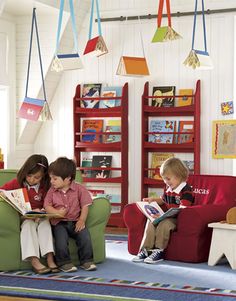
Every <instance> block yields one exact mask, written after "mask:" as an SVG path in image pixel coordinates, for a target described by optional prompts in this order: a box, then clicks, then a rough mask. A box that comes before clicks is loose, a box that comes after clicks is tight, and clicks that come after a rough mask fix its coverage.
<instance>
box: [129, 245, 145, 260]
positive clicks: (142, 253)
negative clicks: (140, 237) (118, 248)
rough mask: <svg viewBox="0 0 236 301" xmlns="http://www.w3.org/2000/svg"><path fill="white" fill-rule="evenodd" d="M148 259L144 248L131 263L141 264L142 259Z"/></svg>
mask: <svg viewBox="0 0 236 301" xmlns="http://www.w3.org/2000/svg"><path fill="white" fill-rule="evenodd" d="M147 257H148V251H147V250H146V249H145V248H144V249H142V250H141V251H140V252H139V253H138V255H137V256H135V257H134V258H133V259H132V261H133V262H142V261H144V259H146V258H147Z"/></svg>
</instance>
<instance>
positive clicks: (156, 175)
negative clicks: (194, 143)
mask: <svg viewBox="0 0 236 301" xmlns="http://www.w3.org/2000/svg"><path fill="white" fill-rule="evenodd" d="M173 157H174V154H173V153H152V154H151V168H155V170H151V171H150V175H149V177H150V178H152V179H155V180H162V177H161V176H160V167H161V165H162V163H163V162H165V161H166V160H167V159H169V158H173Z"/></svg>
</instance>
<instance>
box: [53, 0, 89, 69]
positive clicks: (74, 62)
mask: <svg viewBox="0 0 236 301" xmlns="http://www.w3.org/2000/svg"><path fill="white" fill-rule="evenodd" d="M69 5H70V18H71V24H72V31H73V37H74V53H66V54H59V45H60V33H61V25H62V17H63V10H64V1H60V12H59V18H58V27H57V38H56V51H55V57H54V60H53V62H52V66H51V70H52V71H56V72H60V71H63V70H74V69H81V68H83V64H82V62H81V59H80V56H79V49H78V38H77V30H76V24H75V14H74V5H73V0H69Z"/></svg>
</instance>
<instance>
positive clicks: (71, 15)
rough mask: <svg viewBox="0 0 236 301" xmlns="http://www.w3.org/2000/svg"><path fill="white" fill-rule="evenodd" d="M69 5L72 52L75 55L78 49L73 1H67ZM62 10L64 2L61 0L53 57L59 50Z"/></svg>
mask: <svg viewBox="0 0 236 301" xmlns="http://www.w3.org/2000/svg"><path fill="white" fill-rule="evenodd" d="M69 4H70V17H71V23H72V31H73V37H74V51H75V52H76V53H78V52H79V48H78V40H77V31H76V25H75V13H74V5H73V0H69ZM63 10H64V0H61V2H60V11H59V18H58V26H57V40H56V51H55V55H57V53H58V49H59V40H60V34H61V24H62V17H63Z"/></svg>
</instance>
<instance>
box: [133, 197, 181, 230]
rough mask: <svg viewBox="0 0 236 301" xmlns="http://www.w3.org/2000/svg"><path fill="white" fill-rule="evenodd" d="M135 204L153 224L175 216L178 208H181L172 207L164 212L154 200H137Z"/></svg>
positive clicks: (178, 210)
mask: <svg viewBox="0 0 236 301" xmlns="http://www.w3.org/2000/svg"><path fill="white" fill-rule="evenodd" d="M136 204H137V206H138V208H139V209H140V210H141V211H142V213H143V214H144V215H145V216H146V217H147V218H148V219H149V220H150V221H151V222H152V223H153V225H157V224H158V223H160V222H161V221H162V220H163V219H165V218H167V217H176V216H177V215H178V214H179V212H180V210H182V208H179V207H172V208H170V209H169V210H167V211H165V212H164V211H163V210H162V208H161V207H160V206H159V205H158V204H157V203H156V202H151V203H148V202H137V203H136Z"/></svg>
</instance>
